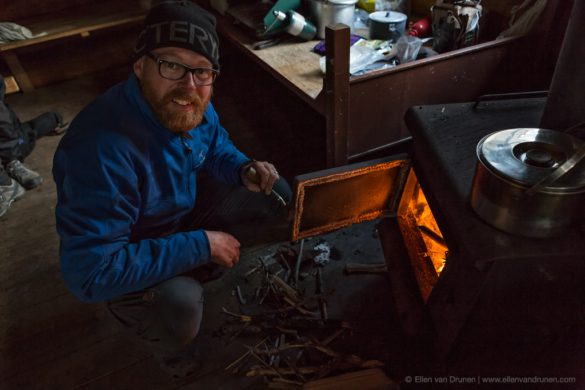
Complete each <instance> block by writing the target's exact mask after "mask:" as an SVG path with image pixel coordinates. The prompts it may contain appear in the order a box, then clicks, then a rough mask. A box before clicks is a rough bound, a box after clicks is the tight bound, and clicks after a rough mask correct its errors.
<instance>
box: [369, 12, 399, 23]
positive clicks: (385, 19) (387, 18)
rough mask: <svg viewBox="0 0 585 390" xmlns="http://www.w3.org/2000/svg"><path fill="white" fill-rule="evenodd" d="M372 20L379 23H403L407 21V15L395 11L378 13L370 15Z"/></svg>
mask: <svg viewBox="0 0 585 390" xmlns="http://www.w3.org/2000/svg"><path fill="white" fill-rule="evenodd" d="M370 19H371V20H373V21H376V22H379V23H401V22H403V21H405V20H406V15H405V14H402V13H400V12H394V11H376V12H372V13H371V14H370Z"/></svg>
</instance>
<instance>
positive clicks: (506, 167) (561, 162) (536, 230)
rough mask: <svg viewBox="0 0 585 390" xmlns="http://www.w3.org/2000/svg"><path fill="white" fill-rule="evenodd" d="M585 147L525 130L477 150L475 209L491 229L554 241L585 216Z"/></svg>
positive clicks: (488, 140) (489, 139) (498, 135)
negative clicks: (550, 238)
mask: <svg viewBox="0 0 585 390" xmlns="http://www.w3.org/2000/svg"><path fill="white" fill-rule="evenodd" d="M584 156H585V142H583V141H581V140H579V139H577V138H575V137H573V136H570V135H568V134H564V133H561V132H558V131H552V130H546V129H536V128H520V129H509V130H502V131H498V132H495V133H492V134H489V135H487V136H486V137H484V138H483V139H482V140H481V141H480V142H479V143H478V145H477V159H478V161H477V166H476V171H475V176H474V178H473V184H472V188H471V207H472V208H473V210H474V211H475V212H476V213H477V214H478V215H479V216H480V217H481V218H482V219H483V220H484V221H486V222H487V223H489V224H490V225H492V226H494V227H496V228H499V229H501V230H504V231H506V232H508V233H513V234H518V235H522V236H527V237H550V236H555V235H559V234H561V233H562V232H563V231H565V229H567V228H568V227H570V226H572V225H573V224H575V223H578V222H580V221H582V220H583V219H584V217H585V211H584V210H585V207H584V205H585V158H583V157H584Z"/></svg>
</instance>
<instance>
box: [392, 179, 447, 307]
mask: <svg viewBox="0 0 585 390" xmlns="http://www.w3.org/2000/svg"><path fill="white" fill-rule="evenodd" d="M398 224H399V226H400V232H401V233H402V237H403V238H404V243H405V245H406V249H407V251H408V256H409V258H410V263H411V265H412V268H413V270H414V275H415V277H416V280H417V282H418V286H419V290H420V292H421V295H422V297H423V300H424V301H425V302H426V301H427V299H428V297H429V295H430V294H431V291H432V289H433V287H434V285H435V283H436V282H437V279H438V277H439V275H440V274H441V272H442V271H443V268H444V267H445V264H446V261H447V256H448V253H449V251H448V248H447V245H446V243H445V240H444V239H443V235H442V233H441V230H440V229H439V226H438V225H437V222H436V220H435V217H434V216H433V213H432V212H431V208H430V206H429V204H428V202H427V199H426V197H425V195H424V193H423V191H422V188H421V186H420V184H419V182H418V179H417V178H416V175H415V174H414V171H412V170H411V171H410V173H409V175H408V180H407V182H406V185H405V187H404V192H403V195H402V199H401V200H400V206H399V208H398Z"/></svg>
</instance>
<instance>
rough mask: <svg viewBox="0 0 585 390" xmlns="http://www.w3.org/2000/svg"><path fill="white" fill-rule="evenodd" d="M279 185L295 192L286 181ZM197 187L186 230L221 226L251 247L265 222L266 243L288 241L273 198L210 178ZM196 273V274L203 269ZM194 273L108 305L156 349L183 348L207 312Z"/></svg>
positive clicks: (283, 220) (216, 228) (113, 312)
mask: <svg viewBox="0 0 585 390" xmlns="http://www.w3.org/2000/svg"><path fill="white" fill-rule="evenodd" d="M278 185H279V187H281V188H282V187H283V186H284V188H285V189H286V190H288V191H289V194H290V188H289V187H288V184H287V183H286V181H285V180H284V179H280V182H279V183H278ZM197 188H198V192H197V204H196V206H195V210H194V212H193V214H192V215H191V216H190V218H187V219H186V220H189V219H190V220H191V221H193V222H192V223H190V224H189V225H187V226H184V227H183V230H192V229H200V228H204V229H209V230H221V231H224V232H227V233H230V234H233V235H234V236H235V237H236V238H237V239H238V240H240V242H241V243H242V245H247V244H251V243H259V242H257V240H258V238H259V237H258V235H257V232H258V231H259V229H262V226H265V227H270V229H263V230H264V231H267V232H271V233H272V234H273V236H272V237H263V238H262V239H263V241H267V240H269V241H272V240H285V239H287V237H288V226H287V225H286V222H285V210H283V208H281V207H280V206H279V204H278V203H277V202H276V201H275V200H274V198H273V197H268V196H266V195H264V194H262V193H253V192H250V191H248V190H246V189H245V188H244V187H231V186H227V185H225V184H222V183H219V182H217V181H215V180H213V179H211V178H204V179H202V180H201V181H200V182H198V186H197ZM191 218H192V219H191ZM250 226H254V228H253V229H251V228H250ZM261 231H262V230H261ZM255 241H256V242H255ZM207 266H208V265H206V266H203V267H207ZM194 271H195V272H194V274H195V273H196V272H197V271H198V270H197V269H196V270H194ZM194 274H185V275H178V276H176V277H174V278H171V279H169V280H167V281H165V282H163V283H161V284H158V285H156V286H152V287H151V288H148V289H146V290H143V291H137V292H135V293H131V294H126V295H124V296H122V297H119V298H117V299H113V300H111V301H109V302H107V306H108V309H109V311H110V312H111V313H112V314H113V315H114V317H115V318H116V319H117V320H118V321H119V322H120V323H121V324H122V325H124V327H125V328H127V329H128V330H130V331H131V332H132V333H133V334H135V335H136V336H138V337H139V338H140V340H141V341H142V342H144V343H145V344H147V345H148V346H149V347H150V348H151V349H153V350H154V351H155V352H156V351H160V352H163V353H164V352H173V351H180V350H181V349H182V348H184V347H187V346H188V345H189V343H190V342H191V341H192V340H193V339H194V338H195V336H196V335H197V333H198V332H199V327H200V324H201V318H202V314H203V288H202V286H201V284H200V282H199V281H198V280H196V279H195V277H196V276H194Z"/></svg>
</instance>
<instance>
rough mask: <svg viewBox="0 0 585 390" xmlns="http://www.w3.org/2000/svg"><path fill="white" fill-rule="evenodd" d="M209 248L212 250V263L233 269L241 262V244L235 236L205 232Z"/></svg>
mask: <svg viewBox="0 0 585 390" xmlns="http://www.w3.org/2000/svg"><path fill="white" fill-rule="evenodd" d="M205 234H206V235H207V239H208V240H209V247H210V248H211V261H213V262H214V263H216V264H218V265H221V266H224V267H227V268H232V267H233V266H234V265H236V264H237V262H238V261H239V260H240V242H239V241H238V240H236V238H235V237H234V236H232V235H231V234H228V233H224V232H216V231H210V230H205Z"/></svg>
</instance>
